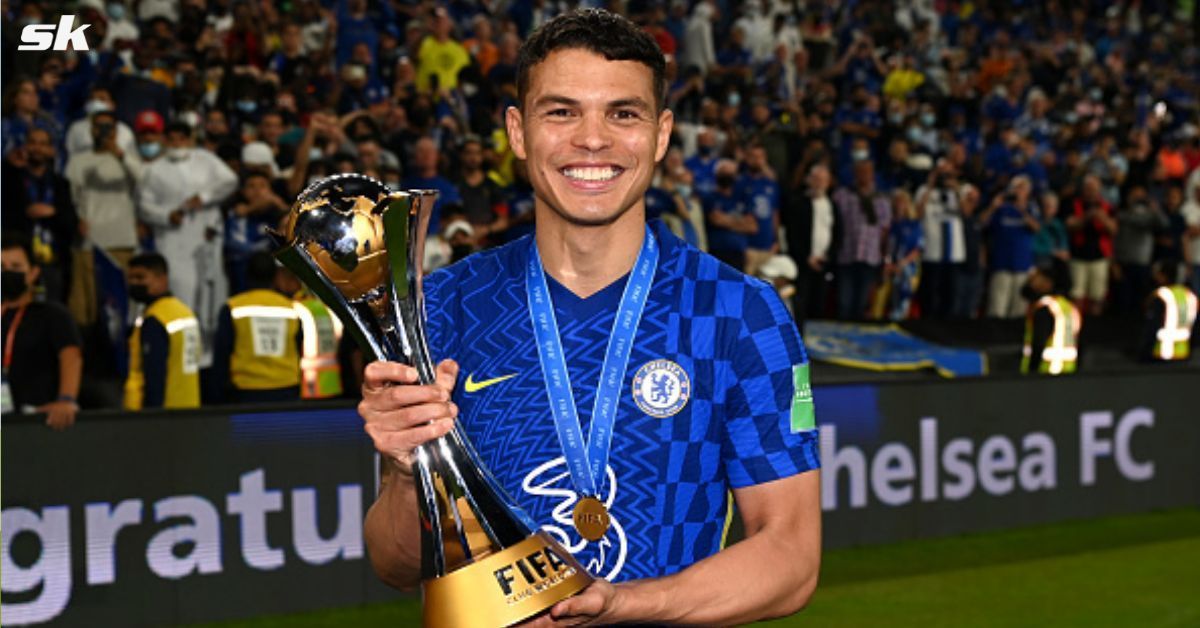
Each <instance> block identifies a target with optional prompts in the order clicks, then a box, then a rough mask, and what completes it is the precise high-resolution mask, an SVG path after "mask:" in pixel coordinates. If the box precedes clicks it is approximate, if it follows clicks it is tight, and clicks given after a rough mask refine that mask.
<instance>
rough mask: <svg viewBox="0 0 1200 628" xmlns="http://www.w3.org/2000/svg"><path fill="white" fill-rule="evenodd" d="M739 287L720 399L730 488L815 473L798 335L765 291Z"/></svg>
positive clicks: (754, 284)
mask: <svg viewBox="0 0 1200 628" xmlns="http://www.w3.org/2000/svg"><path fill="white" fill-rule="evenodd" d="M747 281H748V282H749V285H747V287H746V289H745V291H744V296H743V302H742V317H741V320H742V323H741V329H740V331H739V334H738V339H737V343H736V345H735V346H734V347H732V351H733V353H732V355H731V356H730V357H729V364H730V366H731V369H730V376H731V379H730V381H729V382H728V384H727V388H726V393H725V401H726V416H725V440H724V443H723V444H722V455H723V457H724V462H725V468H726V472H727V474H728V478H729V483H730V485H731V486H732V487H733V488H741V487H745V486H750V485H754V484H762V483H764V482H770V481H772V480H778V479H781V478H785V477H788V476H791V475H796V474H798V473H803V472H805V471H809V470H812V469H816V468H819V467H820V461H819V459H818V457H817V455H818V454H817V451H818V447H817V431H816V426H815V423H814V420H815V419H814V412H813V403H812V390H811V388H810V386H809V380H808V368H809V364H808V356H807V355H806V353H805V351H804V344H803V342H802V341H801V339H800V333H799V332H798V331H797V330H796V325H795V323H794V322H793V321H792V317H791V314H790V313H789V312H788V311H787V308H785V307H784V305H783V303H782V302H781V301H780V300H779V297H778V295H776V293H775V291H774V290H773V289H771V287H769V286H768V285H766V284H764V283H762V282H760V281H757V280H747Z"/></svg>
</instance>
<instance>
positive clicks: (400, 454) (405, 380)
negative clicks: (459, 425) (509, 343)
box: [358, 360, 458, 474]
mask: <svg viewBox="0 0 1200 628" xmlns="http://www.w3.org/2000/svg"><path fill="white" fill-rule="evenodd" d="M457 378H458V364H457V363H456V362H454V361H453V360H444V361H443V362H442V363H441V364H438V366H437V381H436V382H434V383H433V384H432V385H428V386H421V385H417V382H418V380H417V370H416V369H415V368H413V367H411V366H407V365H404V364H399V363H396V362H372V363H371V364H368V365H367V368H366V370H365V371H364V373H363V386H362V396H363V400H362V402H361V403H359V404H358V413H359V415H361V416H362V418H363V421H364V422H365V423H366V426H365V429H366V431H367V434H368V435H370V437H371V440H372V441H374V442H375V449H377V450H379V452H380V453H382V454H383V455H385V456H388V457H389V458H391V459H393V460H395V461H396V462H397V464H398V465H399V467H400V471H401V472H403V473H408V474H411V473H412V457H413V450H415V449H416V448H417V446H418V445H422V444H424V443H426V442H429V441H431V440H434V439H436V438H438V437H440V436H442V435H444V434H446V433H447V432H449V431H450V430H451V429H453V428H454V419H455V417H457V416H458V407H457V406H455V405H454V402H453V401H450V393H451V391H453V390H454V382H455V380H456V379H457Z"/></svg>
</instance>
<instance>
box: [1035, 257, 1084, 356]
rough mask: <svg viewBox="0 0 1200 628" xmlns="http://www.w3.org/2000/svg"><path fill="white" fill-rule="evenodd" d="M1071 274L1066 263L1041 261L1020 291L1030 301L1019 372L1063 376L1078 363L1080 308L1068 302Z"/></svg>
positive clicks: (1055, 260)
mask: <svg viewBox="0 0 1200 628" xmlns="http://www.w3.org/2000/svg"><path fill="white" fill-rule="evenodd" d="M1070 284H1071V275H1070V271H1069V270H1068V269H1067V265H1066V263H1064V262H1063V261H1062V260H1060V259H1057V258H1054V259H1051V260H1048V261H1046V262H1043V263H1042V264H1040V265H1039V266H1038V267H1037V268H1035V269H1034V271H1033V273H1031V274H1030V276H1029V281H1028V282H1027V283H1026V284H1025V286H1024V287H1023V288H1022V290H1021V294H1022V296H1024V297H1025V298H1026V299H1027V300H1028V301H1030V305H1029V310H1028V314H1026V316H1025V341H1024V343H1023V346H1022V348H1021V373H1023V374H1029V373H1042V374H1044V375H1066V374H1070V373H1074V372H1075V370H1076V369H1077V368H1078V364H1079V330H1080V328H1081V327H1082V326H1083V321H1082V317H1081V316H1080V314H1079V308H1077V307H1075V304H1074V303H1072V302H1071V300H1070V299H1068V298H1067V297H1066V296H1064V295H1066V294H1068V293H1069V292H1070V291H1071V285H1070Z"/></svg>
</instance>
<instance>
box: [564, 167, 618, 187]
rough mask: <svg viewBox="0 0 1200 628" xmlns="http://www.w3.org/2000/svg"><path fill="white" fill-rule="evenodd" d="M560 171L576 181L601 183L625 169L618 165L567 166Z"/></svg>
mask: <svg viewBox="0 0 1200 628" xmlns="http://www.w3.org/2000/svg"><path fill="white" fill-rule="evenodd" d="M559 172H562V174H563V176H565V177H567V178H568V179H573V180H575V181H581V182H586V183H600V182H604V181H611V180H613V179H615V178H617V177H618V176H620V174H621V173H622V172H625V169H624V168H621V167H618V166H567V167H566V168H562V169H561V170H560V171H559Z"/></svg>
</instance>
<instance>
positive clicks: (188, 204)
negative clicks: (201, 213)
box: [183, 194, 204, 211]
mask: <svg viewBox="0 0 1200 628" xmlns="http://www.w3.org/2000/svg"><path fill="white" fill-rule="evenodd" d="M201 207H204V201H202V200H200V195H199V194H193V195H191V196H190V197H188V200H186V201H184V202H183V209H186V210H188V211H196V210H197V209H200V208H201Z"/></svg>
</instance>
